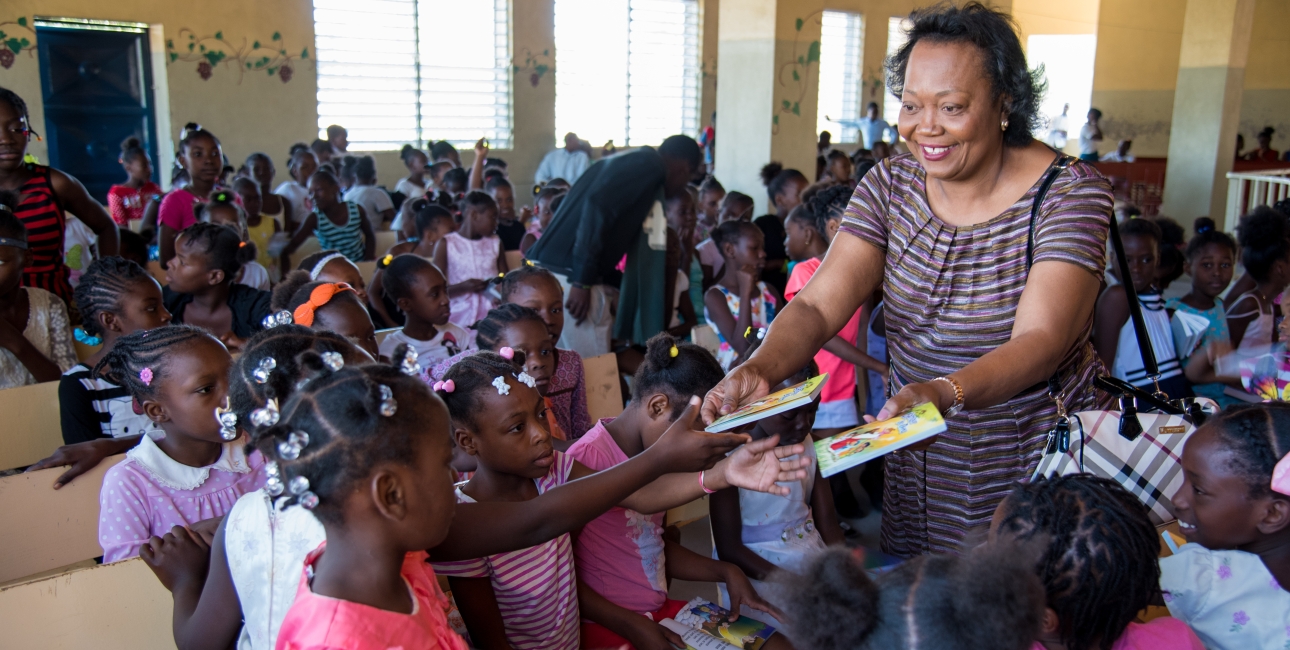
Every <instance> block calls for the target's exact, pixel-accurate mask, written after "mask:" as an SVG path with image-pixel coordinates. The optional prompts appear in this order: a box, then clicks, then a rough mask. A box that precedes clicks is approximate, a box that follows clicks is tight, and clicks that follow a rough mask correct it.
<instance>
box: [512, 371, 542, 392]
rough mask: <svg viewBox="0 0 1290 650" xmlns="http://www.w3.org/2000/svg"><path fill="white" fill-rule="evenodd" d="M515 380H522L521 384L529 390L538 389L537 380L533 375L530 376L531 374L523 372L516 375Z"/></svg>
mask: <svg viewBox="0 0 1290 650" xmlns="http://www.w3.org/2000/svg"><path fill="white" fill-rule="evenodd" d="M515 378H516V379H518V380H520V383H521V384H524V385H525V386H528V387H529V388H537V380H536V379H534V378H533V375H530V374H529V373H527V372H524V371H523V370H521V371H520V374H518V375H515Z"/></svg>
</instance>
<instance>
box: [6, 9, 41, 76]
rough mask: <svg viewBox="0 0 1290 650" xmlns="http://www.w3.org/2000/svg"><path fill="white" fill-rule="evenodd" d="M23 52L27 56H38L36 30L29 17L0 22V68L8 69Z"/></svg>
mask: <svg viewBox="0 0 1290 650" xmlns="http://www.w3.org/2000/svg"><path fill="white" fill-rule="evenodd" d="M23 52H26V53H27V58H35V57H36V31H35V30H34V29H32V27H31V23H30V22H28V21H27V17H26V16H19V17H18V18H16V19H14V20H11V21H7V22H0V68H4V69H5V70H8V69H9V68H10V67H12V66H13V62H14V61H15V60H16V59H17V57H18V55H19V54H22V53H23Z"/></svg>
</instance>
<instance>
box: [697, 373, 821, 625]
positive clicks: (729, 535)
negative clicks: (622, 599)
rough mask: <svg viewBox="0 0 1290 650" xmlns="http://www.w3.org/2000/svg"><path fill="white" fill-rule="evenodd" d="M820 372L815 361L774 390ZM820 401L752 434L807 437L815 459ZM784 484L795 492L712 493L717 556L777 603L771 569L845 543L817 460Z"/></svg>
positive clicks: (795, 565)
mask: <svg viewBox="0 0 1290 650" xmlns="http://www.w3.org/2000/svg"><path fill="white" fill-rule="evenodd" d="M816 374H818V370H817V369H816V367H815V362H811V365H810V366H808V367H806V368H803V369H802V370H801V371H800V372H798V373H797V374H795V375H794V376H792V377H789V378H788V379H786V380H785V381H784V383H782V384H780V385H779V386H776V387H775V388H773V389H772V392H773V391H776V390H780V389H782V388H788V387H790V386H794V385H796V384H799V383H801V382H803V381H806V380H807V379H809V378H811V377H813V376H815V375H816ZM818 407H819V403H818V402H814V403H811V404H808V405H806V406H803V407H801V408H797V409H794V410H791V411H785V412H784V413H780V414H778V415H772V416H770V417H768V418H766V419H764V420H761V421H760V422H758V423H757V428H755V429H753V431H752V437H753V439H754V440H760V439H762V438H766V437H769V436H773V435H778V436H779V444H780V446H783V445H793V444H797V443H799V442H802V441H806V452H805V453H806V455H807V456H809V457H810V458H811V461H812V464H815V446H814V445H812V444H811V441H810V439H809V434H810V433H811V426H812V425H813V424H814V423H815V411H816V409H817V408H818ZM780 485H784V486H785V487H788V488H789V490H791V493H790V494H789V495H788V496H786V497H783V496H778V495H774V494H769V493H763V492H753V491H751V490H744V489H740V488H727V489H725V490H721V491H719V492H716V493H715V494H713V495H712V502H711V504H710V508H709V511H710V514H711V517H712V536H713V541H714V542H715V544H714V548H713V551H712V553H713V557H714V558H716V559H720V560H722V561H725V562H730V563H733V564H735V565H736V566H738V567H739V568H741V569H743V571H744V573H745V574H747V575H748V577H749V578H750V579H751V580H752V583H753V587H754V588H756V590H757V593H759V594H761V595H762V597H763V598H765V599H766V600H768V601H770V602H771V603H774V604H777V605H780V604H782V601H781V600H780V598H779V596H780V593H779V592H780V591H781V589H780V586H779V585H776V584H775V583H773V582H766V578H767V577H768V576H769V575H770V574H771V573H772V572H773V571H775V570H777V569H783V570H786V571H792V572H795V573H796V572H800V571H801V570H802V568H803V565H804V563H805V561H806V559H807V557H808V556H810V555H811V554H813V553H815V552H817V551H819V550H821V549H823V548H824V547H825V545H826V544H828V545H836V544H842V543H843V533H842V528H841V526H839V525H838V519H837V511H836V510H835V509H834V507H833V494H832V492H830V490H829V484H828V482H826V481H825V480H824V479H823V478H822V477H821V476H820V470H819V467H818V465H817V466H816V468H815V469H814V470H813V471H812V472H810V473H808V474H807V476H806V478H804V479H802V480H800V481H794V482H792V483H781V484H780ZM816 486H818V487H819V489H816ZM718 589H719V591H720V596H721V605H722V606H723V607H729V606H730V599H729V596H728V595H727V594H726V590H725V587H724V585H718ZM740 613H741V614H743V615H744V616H749V617H752V618H756V619H758V620H761V621H764V622H766V623H768V624H770V625H773V626H776V627H778V626H779V625H780V624H779V622H778V621H775V620H774V618H772V617H771V616H769V615H768V614H766V613H764V612H759V611H756V610H753V609H750V608H748V607H743V608H741V612H740Z"/></svg>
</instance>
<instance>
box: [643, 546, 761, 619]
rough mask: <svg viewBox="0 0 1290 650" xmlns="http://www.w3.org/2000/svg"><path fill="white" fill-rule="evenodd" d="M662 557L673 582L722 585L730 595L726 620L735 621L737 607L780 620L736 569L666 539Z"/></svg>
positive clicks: (742, 573) (741, 572)
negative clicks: (747, 607) (729, 615)
mask: <svg viewBox="0 0 1290 650" xmlns="http://www.w3.org/2000/svg"><path fill="white" fill-rule="evenodd" d="M663 555H664V556H665V557H666V558H667V574H668V575H669V576H671V577H673V578H680V579H682V580H694V581H697V582H721V583H724V584H725V585H726V591H727V592H729V593H730V613H731V619H730V620H735V619H736V618H738V617H739V606H740V605H747V606H749V607H751V608H753V609H755V610H757V611H760V612H766V613H767V614H770V615H771V616H774V617H775V618H777V619H781V620H782V619H783V618H784V614H783V613H782V612H780V611H779V610H778V609H776V608H775V606H774V605H771V604H770V603H768V602H766V601H765V600H764V599H762V597H761V596H760V595H758V594H757V590H756V589H754V588H753V586H752V583H751V582H748V576H746V575H744V572H743V571H741V570H740V569H739V567H737V566H735V565H733V564H731V563H729V562H722V561H719V560H713V559H711V558H706V557H703V556H702V555H699V554H698V553H695V552H694V551H691V550H690V549H688V548H685V547H684V546H681V545H680V544H677V543H676V542H672V541H669V540H666V539H665V540H663ZM771 566H774V565H771Z"/></svg>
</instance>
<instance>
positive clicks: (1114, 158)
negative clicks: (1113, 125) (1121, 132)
mask: <svg viewBox="0 0 1290 650" xmlns="http://www.w3.org/2000/svg"><path fill="white" fill-rule="evenodd" d="M1132 146H1133V141H1132V140H1121V141H1120V145H1119V146H1117V147H1116V148H1115V151H1112V152H1111V153H1108V154H1106V155H1105V156H1102V162H1133V161H1134V156H1133V154H1131V153H1129V147H1132Z"/></svg>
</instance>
